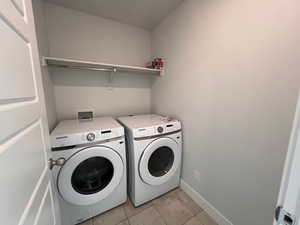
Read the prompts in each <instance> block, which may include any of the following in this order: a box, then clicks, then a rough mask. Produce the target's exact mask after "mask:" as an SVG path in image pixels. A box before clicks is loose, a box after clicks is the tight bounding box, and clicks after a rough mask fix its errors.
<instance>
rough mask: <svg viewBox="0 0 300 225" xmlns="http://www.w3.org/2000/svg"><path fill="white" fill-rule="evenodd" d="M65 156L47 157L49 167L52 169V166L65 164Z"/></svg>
mask: <svg viewBox="0 0 300 225" xmlns="http://www.w3.org/2000/svg"><path fill="white" fill-rule="evenodd" d="M65 161H66V160H65V158H58V159H56V160H55V159H52V158H50V159H49V169H50V170H52V169H53V167H54V166H63V165H64V164H65Z"/></svg>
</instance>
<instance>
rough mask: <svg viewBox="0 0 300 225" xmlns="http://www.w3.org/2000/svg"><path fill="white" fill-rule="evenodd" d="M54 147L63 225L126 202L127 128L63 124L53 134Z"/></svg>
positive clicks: (104, 121) (108, 123)
mask: <svg viewBox="0 0 300 225" xmlns="http://www.w3.org/2000/svg"><path fill="white" fill-rule="evenodd" d="M51 144H52V157H53V159H54V161H53V165H57V166H54V167H53V170H52V171H53V173H52V174H53V177H54V182H55V185H56V190H57V192H58V198H59V205H60V210H61V217H62V224H63V225H74V224H78V223H80V222H82V221H84V220H87V219H89V218H91V217H93V216H96V215H98V214H100V213H102V212H104V211H107V210H109V209H111V208H113V207H116V206H117V205H120V204H122V203H124V202H125V201H126V199H127V187H126V186H127V181H126V180H127V177H126V151H125V137H124V128H123V127H122V126H121V125H120V124H119V123H118V122H117V121H116V120H114V119H113V118H110V117H105V118H104V117H103V118H94V119H93V120H90V121H78V120H65V121H62V122H60V123H59V124H58V126H57V127H56V128H55V129H54V130H53V132H52V133H51ZM55 160H56V161H55Z"/></svg>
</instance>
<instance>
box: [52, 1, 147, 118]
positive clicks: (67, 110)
mask: <svg viewBox="0 0 300 225" xmlns="http://www.w3.org/2000/svg"><path fill="white" fill-rule="evenodd" d="M46 21H47V33H48V41H49V55H50V56H53V57H64V58H72V59H81V60H89V61H100V62H107V63H115V64H125V65H138V66H143V65H144V64H145V63H146V62H147V61H148V60H149V59H150V56H151V46H150V45H151V41H150V33H149V31H146V30H144V29H141V28H137V27H134V26H130V25H126V24H121V23H118V22H115V21H112V20H107V19H103V18H100V17H97V16H92V15H89V14H85V13H83V12H79V11H76V10H71V9H66V8H63V7H60V6H56V5H53V4H46ZM50 71H51V75H52V80H53V82H54V92H55V100H56V110H57V116H58V119H59V120H61V119H70V118H74V117H75V115H76V113H75V112H76V111H78V110H85V109H92V110H94V111H95V113H96V115H97V116H102V115H122V114H133V113H149V112H150V91H151V89H150V88H151V80H150V79H151V78H149V76H144V75H143V74H123V73H120V74H117V75H116V76H115V77H114V81H113V83H112V84H109V83H108V74H107V73H105V72H90V71H82V70H81V71H76V70H73V71H71V70H62V69H52V70H50ZM108 86H113V87H114V88H108Z"/></svg>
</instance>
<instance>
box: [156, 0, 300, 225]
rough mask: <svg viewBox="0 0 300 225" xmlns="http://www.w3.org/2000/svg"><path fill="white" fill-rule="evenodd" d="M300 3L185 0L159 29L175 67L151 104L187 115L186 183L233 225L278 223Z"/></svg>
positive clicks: (297, 66) (298, 58)
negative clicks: (279, 190) (276, 219)
mask: <svg viewBox="0 0 300 225" xmlns="http://www.w3.org/2000/svg"><path fill="white" fill-rule="evenodd" d="M299 9H300V5H299V2H298V1H295V0H292V1H284V0H275V1H271V0H261V1H253V0H245V1H237V0H230V1H217V0H207V1H199V0H186V1H184V2H183V4H182V5H181V6H180V7H178V8H177V9H176V10H175V11H174V12H173V13H172V14H171V15H169V16H168V17H167V18H166V19H165V20H164V21H163V22H162V23H161V24H160V25H159V26H158V27H157V28H156V29H155V30H154V32H153V36H152V37H153V56H161V57H163V58H164V59H165V61H166V65H167V66H166V72H165V76H164V77H162V78H161V79H157V80H155V81H154V83H153V88H152V92H151V93H152V107H153V110H154V112H157V113H163V114H171V115H174V116H176V117H178V118H179V119H181V120H182V122H183V126H184V128H183V133H184V159H183V174H182V177H183V179H184V180H185V181H186V182H187V183H188V184H190V185H191V186H192V187H193V188H194V189H195V190H196V191H198V192H199V193H200V194H201V195H202V196H203V197H204V198H205V199H206V200H208V201H209V202H210V203H211V204H212V205H213V206H214V207H215V208H216V209H218V210H219V211H220V212H221V213H222V214H223V215H224V216H225V217H227V218H228V219H229V220H230V221H232V223H233V224H235V225H262V224H272V218H273V212H274V208H275V204H276V198H277V194H278V189H279V184H280V178H281V173H282V168H283V164H284V158H285V154H286V150H287V144H288V140H289V134H290V131H291V125H292V119H293V115H294V110H295V103H296V98H297V94H298V89H299V86H300V74H299V73H300V45H299V41H300V35H299V34H300V32H299V31H298V30H299V27H300V10H299ZM197 171H198V172H197ZM197 174H198V175H197ZM197 177H198V178H197Z"/></svg>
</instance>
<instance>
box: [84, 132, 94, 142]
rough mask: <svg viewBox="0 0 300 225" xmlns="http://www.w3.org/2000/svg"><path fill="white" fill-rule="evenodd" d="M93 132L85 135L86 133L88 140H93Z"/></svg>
mask: <svg viewBox="0 0 300 225" xmlns="http://www.w3.org/2000/svg"><path fill="white" fill-rule="evenodd" d="M95 137H96V136H95V134H94V133H88V134H87V135H86V139H87V140H88V141H93V140H95Z"/></svg>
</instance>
